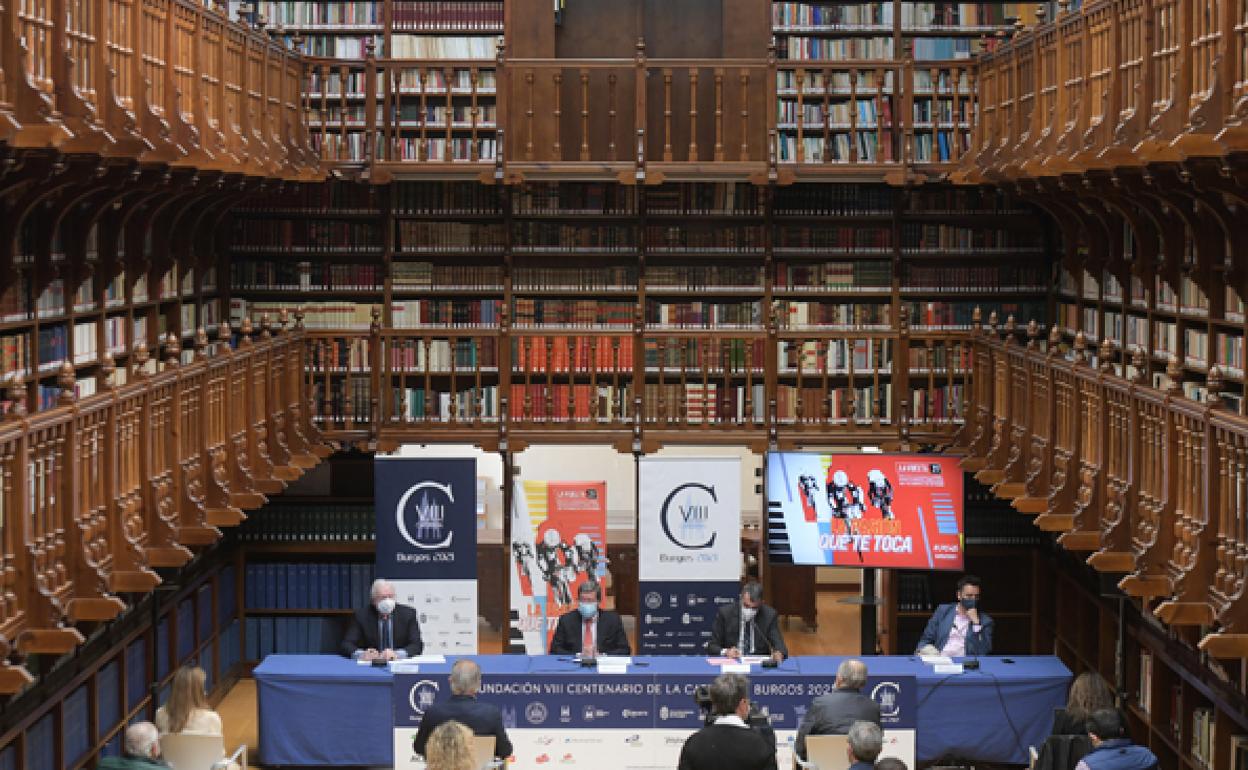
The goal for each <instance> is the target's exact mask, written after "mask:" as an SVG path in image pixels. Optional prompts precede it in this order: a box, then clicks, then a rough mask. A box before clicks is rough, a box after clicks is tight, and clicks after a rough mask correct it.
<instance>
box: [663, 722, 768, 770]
mask: <svg viewBox="0 0 1248 770" xmlns="http://www.w3.org/2000/svg"><path fill="white" fill-rule="evenodd" d="M764 732H766V733H769V734H770V740H768V736H767V735H765V734H764ZM678 768H679V770H776V734H775V733H774V732H772V731H771V730H767V731H760V730H752V729H749V728H745V727H737V726H736V725H720V724H713V725H710V726H708V727H703V728H702V729H701V730H698V731H697V732H696V733H694V734H693V735H690V736H689V739H688V740H686V741H685V745H684V746H683V747H682V748H681V750H680V764H679V765H678Z"/></svg>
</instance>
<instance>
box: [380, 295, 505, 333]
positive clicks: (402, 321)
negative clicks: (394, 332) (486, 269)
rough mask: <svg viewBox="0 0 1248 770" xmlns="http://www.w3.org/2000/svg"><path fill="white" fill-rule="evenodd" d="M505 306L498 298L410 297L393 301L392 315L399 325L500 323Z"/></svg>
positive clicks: (393, 323)
mask: <svg viewBox="0 0 1248 770" xmlns="http://www.w3.org/2000/svg"><path fill="white" fill-rule="evenodd" d="M502 306H503V303H502V301H501V300H496V299H485V300H480V299H478V300H458V299H421V300H416V299H410V300H404V301H402V302H394V303H392V304H391V305H390V319H391V325H392V326H394V327H395V328H396V329H412V328H417V327H422V326H443V327H450V328H465V327H481V326H497V325H498V321H499V311H500V310H501V309H502Z"/></svg>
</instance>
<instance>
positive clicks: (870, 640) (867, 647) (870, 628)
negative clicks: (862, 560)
mask: <svg viewBox="0 0 1248 770" xmlns="http://www.w3.org/2000/svg"><path fill="white" fill-rule="evenodd" d="M875 573H876V570H875V568H873V567H864V568H863V570H862V595H861V596H846V597H844V598H843V599H838V600H837V601H838V603H840V604H857V605H861V607H862V617H861V621H860V626H861V628H862V638H861V645H862V650H861V651H860V652H859V653H858V654H859V655H875V654H876V644H877V640H876V623H875V606H876V605H877V604H879V603H880V600H879V597H877V596H876V595H875Z"/></svg>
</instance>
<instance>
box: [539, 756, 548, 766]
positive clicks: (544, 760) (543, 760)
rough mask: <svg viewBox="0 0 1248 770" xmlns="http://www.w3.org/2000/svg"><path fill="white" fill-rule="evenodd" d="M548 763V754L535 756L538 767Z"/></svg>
mask: <svg viewBox="0 0 1248 770" xmlns="http://www.w3.org/2000/svg"><path fill="white" fill-rule="evenodd" d="M549 761H550V755H549V754H538V755H537V764H539V765H544V764H546V763H547V762H549Z"/></svg>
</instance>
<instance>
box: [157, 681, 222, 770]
mask: <svg viewBox="0 0 1248 770" xmlns="http://www.w3.org/2000/svg"><path fill="white" fill-rule="evenodd" d="M207 681H208V675H207V673H205V672H204V670H203V669H202V668H200V667H199V666H182V667H181V668H179V669H178V671H177V673H175V674H174V675H173V685H172V686H171V687H170V688H169V700H167V701H165V705H163V706H161V707H160V708H158V709H156V729H157V730H158V731H159V732H160V735H161V737H162V738H163V737H164V736H166V735H213V736H221V737H223V736H224V735H225V731H224V728H223V727H222V725H221V715H220V714H218V713H217V712H215V711H213V710H212V709H211V708H210V707H209V706H208V693H207V687H206V686H205V685H206V683H207ZM220 766H221V768H222V770H238V767H239V765H238V763H237V762H225V761H222V762H221V763H220Z"/></svg>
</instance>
